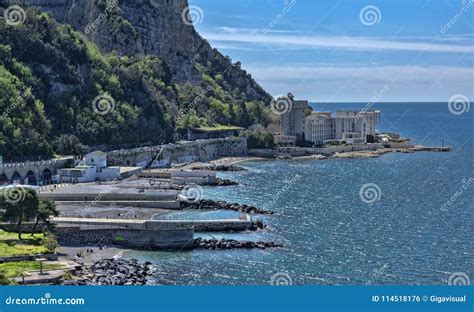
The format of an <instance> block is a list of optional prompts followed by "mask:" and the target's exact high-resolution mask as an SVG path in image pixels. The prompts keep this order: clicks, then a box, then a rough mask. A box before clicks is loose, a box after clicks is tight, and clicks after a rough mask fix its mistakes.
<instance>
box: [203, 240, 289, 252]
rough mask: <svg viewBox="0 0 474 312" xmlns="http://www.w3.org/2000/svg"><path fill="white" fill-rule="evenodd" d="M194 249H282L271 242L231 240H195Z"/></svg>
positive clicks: (280, 245) (279, 245)
mask: <svg viewBox="0 0 474 312" xmlns="http://www.w3.org/2000/svg"><path fill="white" fill-rule="evenodd" d="M194 246H195V249H209V250H215V249H255V248H256V249H266V248H278V247H283V245H282V244H277V243H273V242H252V241H244V242H243V241H237V240H233V239H219V240H218V239H209V240H207V239H202V238H196V239H195V240H194Z"/></svg>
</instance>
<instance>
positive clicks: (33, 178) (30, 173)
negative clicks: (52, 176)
mask: <svg viewBox="0 0 474 312" xmlns="http://www.w3.org/2000/svg"><path fill="white" fill-rule="evenodd" d="M25 178H26V179H28V184H29V185H37V184H38V179H37V178H36V174H35V173H34V172H33V171H32V170H30V171H28V172H27V173H26V176H25Z"/></svg>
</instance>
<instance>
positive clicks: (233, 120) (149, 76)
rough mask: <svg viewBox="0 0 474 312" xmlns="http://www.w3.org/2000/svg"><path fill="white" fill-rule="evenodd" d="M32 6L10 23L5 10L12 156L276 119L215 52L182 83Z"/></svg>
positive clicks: (0, 90) (2, 92)
mask: <svg viewBox="0 0 474 312" xmlns="http://www.w3.org/2000/svg"><path fill="white" fill-rule="evenodd" d="M0 4H1V1H0ZM26 13H27V16H26V19H25V22H24V23H23V24H21V25H17V26H9V25H7V24H6V23H5V21H4V19H3V10H2V9H1V8H0V16H1V17H0V112H1V115H0V155H3V157H4V159H5V160H24V159H28V158H32V157H33V156H35V157H36V156H42V157H50V156H52V155H53V154H54V153H73V152H76V151H75V150H74V149H75V148H77V146H79V145H78V144H76V143H78V142H80V143H81V144H83V145H80V146H89V147H92V146H94V147H98V146H101V147H103V148H117V147H128V146H138V145H145V144H158V143H164V142H170V141H173V140H174V139H175V133H176V131H177V129H178V128H186V127H189V126H200V125H215V124H232V125H237V126H243V127H248V126H251V125H253V124H264V125H266V124H267V123H268V121H269V120H268V118H269V117H268V109H267V108H266V107H265V104H267V103H264V101H258V102H256V101H255V102H248V101H246V96H245V94H244V92H243V90H241V89H240V88H237V87H234V86H233V85H232V83H231V82H230V81H228V79H227V78H226V76H225V72H218V71H216V67H215V66H213V64H212V59H211V60H209V59H207V60H206V59H205V58H203V57H197V58H196V68H197V69H198V70H199V72H200V74H201V75H202V80H203V82H202V84H201V85H200V86H195V85H192V84H190V83H183V84H175V83H173V82H172V74H171V73H170V70H169V68H168V66H167V64H166V62H164V61H163V60H161V59H159V58H158V57H156V56H149V55H148V56H131V57H128V56H118V55H117V54H116V53H111V54H108V55H103V54H101V52H100V51H99V49H98V48H97V47H96V46H95V45H94V44H93V43H91V42H89V41H88V40H87V39H86V38H85V36H84V35H82V34H80V33H78V32H76V31H74V30H73V29H72V28H71V27H70V26H68V25H62V24H58V23H57V22H55V21H54V20H53V19H52V18H51V17H49V16H48V15H47V14H46V13H41V12H38V11H36V10H33V9H28V10H27V12H26ZM235 66H239V65H238V64H236V65H235ZM223 70H224V69H223Z"/></svg>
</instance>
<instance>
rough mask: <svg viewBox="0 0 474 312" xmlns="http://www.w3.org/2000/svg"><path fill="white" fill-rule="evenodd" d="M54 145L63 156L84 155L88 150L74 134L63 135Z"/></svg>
mask: <svg viewBox="0 0 474 312" xmlns="http://www.w3.org/2000/svg"><path fill="white" fill-rule="evenodd" d="M54 145H55V148H56V151H57V152H58V153H60V154H61V155H70V154H72V155H84V154H85V152H86V150H87V148H86V146H85V145H84V144H82V143H81V141H79V139H78V138H77V137H76V136H75V135H73V134H61V135H60V136H59V138H57V139H56V141H55V142H54Z"/></svg>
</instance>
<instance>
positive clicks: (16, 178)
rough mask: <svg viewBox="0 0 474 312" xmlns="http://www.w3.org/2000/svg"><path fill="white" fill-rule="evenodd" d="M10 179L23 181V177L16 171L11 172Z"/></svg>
mask: <svg viewBox="0 0 474 312" xmlns="http://www.w3.org/2000/svg"><path fill="white" fill-rule="evenodd" d="M10 180H12V181H19V183H20V184H21V183H23V178H22V177H21V175H20V174H19V173H18V171H15V172H13V174H12V177H11V178H10Z"/></svg>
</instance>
